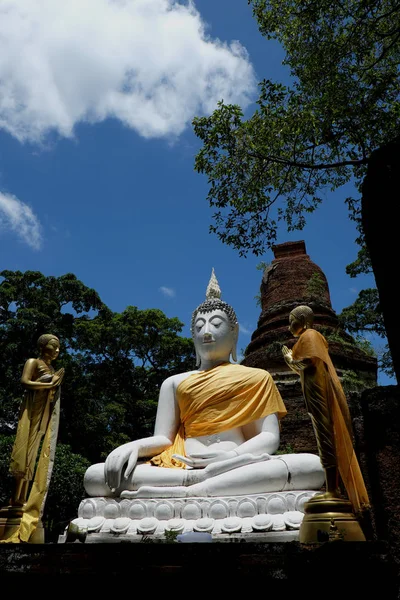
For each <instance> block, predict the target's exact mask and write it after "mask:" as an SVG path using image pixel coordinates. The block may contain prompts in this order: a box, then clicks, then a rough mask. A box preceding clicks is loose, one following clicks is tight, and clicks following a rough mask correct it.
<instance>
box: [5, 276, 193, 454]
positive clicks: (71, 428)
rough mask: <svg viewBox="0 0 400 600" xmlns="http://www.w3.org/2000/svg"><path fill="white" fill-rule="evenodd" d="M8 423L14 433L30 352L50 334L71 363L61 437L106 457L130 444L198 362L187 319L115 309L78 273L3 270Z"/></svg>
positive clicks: (81, 450)
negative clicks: (169, 384) (172, 378)
mask: <svg viewBox="0 0 400 600" xmlns="http://www.w3.org/2000/svg"><path fill="white" fill-rule="evenodd" d="M0 277H1V278H2V280H1V281H0V355H1V356H2V367H3V376H2V378H1V379H0V425H1V428H2V430H3V433H10V434H11V433H12V432H13V431H14V430H15V427H16V424H17V420H18V410H19V406H20V403H21V399H22V394H23V389H22V386H21V384H20V377H21V374H22V370H23V366H24V363H25V361H26V360H27V358H30V357H33V356H36V355H37V349H36V342H37V339H38V337H39V336H40V335H41V334H43V333H54V334H55V335H57V336H58V337H59V338H60V342H61V352H60V356H59V358H58V359H57V365H56V367H57V368H59V367H61V366H63V367H64V368H65V378H64V381H63V385H62V390H61V419H60V429H59V436H58V440H59V443H63V444H67V445H68V446H69V447H70V448H71V451H72V452H73V453H77V454H80V455H82V456H84V457H86V458H87V459H89V460H90V462H98V461H99V460H101V459H104V457H105V456H106V455H107V454H108V453H109V452H110V451H111V450H113V449H114V448H115V447H116V446H117V445H120V444H122V443H124V442H127V441H130V440H132V439H136V438H139V437H143V436H147V435H149V434H150V433H151V432H152V428H153V424H154V418H155V412H156V408H157V399H158V390H159V387H160V385H161V383H162V381H163V380H164V379H165V378H166V377H167V376H168V375H172V374H174V373H178V372H181V371H184V370H190V369H191V368H193V367H194V350H193V343H192V340H191V339H188V338H184V337H181V336H180V335H179V334H180V332H181V331H182V328H183V324H182V323H181V322H180V321H179V320H178V319H177V318H172V319H170V318H167V317H166V316H165V315H164V314H163V313H162V311H160V310H158V309H148V310H139V309H138V308H136V307H135V306H128V307H127V308H126V309H125V310H124V311H123V312H122V313H115V312H113V311H111V310H110V309H109V308H108V307H107V306H106V305H105V304H104V303H103V302H102V301H101V299H100V297H99V295H98V294H97V292H96V291H95V290H93V289H90V288H88V287H86V286H85V285H84V284H83V283H82V282H81V281H79V280H78V279H77V278H76V277H75V275H73V274H67V275H63V276H61V277H45V276H44V275H43V274H42V273H39V272H32V271H27V272H25V273H22V272H19V271H15V272H14V271H3V272H1V273H0Z"/></svg>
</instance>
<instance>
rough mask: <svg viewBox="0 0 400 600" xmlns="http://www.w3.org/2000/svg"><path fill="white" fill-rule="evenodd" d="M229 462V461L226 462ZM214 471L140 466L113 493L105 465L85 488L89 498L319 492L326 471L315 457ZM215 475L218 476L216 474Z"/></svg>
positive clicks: (288, 456) (89, 478) (89, 477)
mask: <svg viewBox="0 0 400 600" xmlns="http://www.w3.org/2000/svg"><path fill="white" fill-rule="evenodd" d="M227 462H228V461H227ZM218 464H220V465H221V466H222V465H223V463H215V465H213V468H212V469H211V468H210V467H211V465H210V467H209V468H208V469H192V470H186V469H165V468H163V467H155V466H152V465H149V464H139V465H137V466H136V468H135V470H134V472H133V474H132V475H131V476H130V477H129V478H128V479H124V480H123V482H122V483H121V485H120V487H119V488H118V490H116V492H115V493H112V492H111V490H110V488H109V487H108V486H107V485H106V483H105V480H104V464H103V463H98V464H96V465H92V466H91V467H89V469H88V470H87V471H86V474H85V478H84V485H85V489H86V492H87V493H88V494H89V496H114V497H115V496H116V497H118V496H121V497H122V498H136V497H144V498H149V497H167V496H168V497H180V498H181V497H189V496H197V497H199V496H228V495H242V494H257V493H267V492H277V491H282V490H285V491H287V490H318V489H320V488H321V486H322V485H323V483H324V471H323V469H322V466H321V462H320V460H319V457H318V456H316V455H314V454H305V453H304V454H285V455H277V456H272V457H271V460H262V461H260V462H250V463H249V464H246V465H244V466H238V467H237V468H235V469H232V468H231V469H230V470H229V471H226V472H222V473H221V472H218V471H217V465H218ZM213 473H216V474H214V475H213Z"/></svg>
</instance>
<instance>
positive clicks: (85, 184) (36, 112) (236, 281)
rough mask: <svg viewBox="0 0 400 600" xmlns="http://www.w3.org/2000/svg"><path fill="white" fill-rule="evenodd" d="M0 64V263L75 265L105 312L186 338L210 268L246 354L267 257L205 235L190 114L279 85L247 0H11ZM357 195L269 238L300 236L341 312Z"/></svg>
mask: <svg viewBox="0 0 400 600" xmlns="http://www.w3.org/2000/svg"><path fill="white" fill-rule="evenodd" d="M3 44H4V46H3V48H2V47H1V46H2V45H3ZM0 56H1V57H2V58H1V60H0V269H11V270H21V271H25V270H38V271H41V272H42V273H44V274H45V275H55V276H59V275H63V274H65V273H68V272H72V273H74V274H75V275H76V276H77V277H78V278H79V279H81V280H82V281H83V283H84V284H85V285H87V286H89V287H93V288H94V289H96V291H97V292H98V293H99V294H100V296H101V298H102V300H103V301H104V302H105V303H106V304H107V305H108V306H109V307H110V308H111V309H112V310H115V311H122V310H123V309H124V308H125V307H126V306H128V305H134V306H137V307H139V308H141V309H145V308H160V309H161V310H163V311H164V312H165V313H166V315H167V316H169V317H173V316H177V317H179V318H180V319H181V321H183V322H184V323H185V328H184V331H183V334H184V335H190V333H189V325H190V317H191V313H192V311H193V309H194V308H195V307H196V306H197V305H198V304H199V303H200V302H201V301H202V300H203V299H204V295H205V290H206V287H207V283H208V280H209V278H210V274H211V269H212V267H214V269H215V272H216V276H217V278H218V280H219V283H220V286H221V289H222V297H223V299H224V300H226V301H227V302H229V303H230V304H232V305H233V306H234V308H235V310H236V313H237V315H238V318H239V321H240V325H241V334H240V339H239V348H245V347H246V346H247V344H248V343H249V341H250V337H251V334H252V332H253V331H254V330H255V329H256V327H257V321H258V318H259V315H260V309H259V307H258V306H257V304H256V301H255V298H254V297H255V295H256V294H257V293H258V291H259V286H260V283H261V277H262V273H261V272H260V271H259V270H257V269H256V265H257V264H258V263H259V262H260V261H261V260H263V261H265V262H270V261H271V260H272V259H273V254H272V252H271V251H270V252H267V253H266V254H265V255H264V256H262V257H255V256H253V255H249V256H248V257H247V258H243V257H239V254H238V253H237V252H236V251H235V250H233V249H231V248H229V247H227V246H225V245H223V244H222V242H220V241H219V240H218V238H217V237H216V236H215V235H212V234H210V233H209V226H210V224H211V223H212V209H211V208H210V207H209V205H208V202H207V200H206V196H207V193H208V186H207V181H206V179H205V177H203V176H202V175H199V174H198V173H196V172H195V171H194V168H193V167H194V157H195V154H196V152H197V151H198V149H199V147H200V144H199V141H198V140H197V138H196V137H195V136H194V134H193V131H192V127H191V121H192V119H193V117H194V116H198V115H202V114H209V113H210V112H212V110H213V109H214V108H215V107H216V102H217V101H218V100H219V99H221V98H223V99H224V100H225V101H226V102H233V103H238V104H240V105H241V106H242V107H243V109H244V110H245V111H246V115H250V114H251V113H252V111H253V110H254V108H255V105H254V102H255V100H256V98H257V86H256V83H257V81H260V80H261V79H263V78H270V79H275V80H276V79H278V80H280V81H282V82H288V74H287V71H286V69H285V68H284V67H283V66H282V64H281V63H282V59H283V52H282V50H281V48H280V47H279V46H278V45H277V44H276V43H275V42H271V41H267V40H266V39H264V38H263V37H262V36H261V35H260V34H259V32H258V29H257V24H256V21H255V19H254V18H253V17H252V13H251V7H249V6H248V4H247V0H198V1H197V2H194V3H193V4H192V5H191V6H190V5H188V4H187V3H183V2H182V3H180V4H178V3H172V2H170V1H169V0H113V1H111V0H69V2H68V3H58V2H57V3H54V0H8V1H7V2H4V3H2V4H1V6H0ZM352 191H353V190H352V189H351V186H347V187H346V189H345V188H342V189H341V190H339V191H338V192H336V193H334V194H328V195H327V197H326V200H325V202H324V203H323V205H322V206H321V207H320V208H319V209H318V210H317V211H316V212H315V213H314V214H313V215H311V216H310V217H309V218H308V222H307V226H306V227H305V229H304V230H303V231H302V232H296V233H294V234H293V233H291V234H288V233H287V232H286V230H285V229H284V228H283V227H282V228H281V230H280V233H279V239H278V242H279V243H282V242H285V241H289V240H298V239H304V240H305V243H306V248H307V253H308V254H309V256H310V258H311V260H312V261H314V262H315V263H316V264H318V265H319V266H320V267H321V268H322V270H323V271H324V273H325V275H326V276H327V279H328V282H329V287H330V293H331V300H332V306H333V309H334V310H335V311H336V312H340V311H341V310H342V308H344V307H345V306H348V305H350V304H352V302H353V301H354V300H355V298H356V295H357V293H358V292H359V290H360V289H362V288H364V287H368V286H371V285H374V281H373V278H372V276H371V277H366V276H363V277H358V278H357V279H351V278H350V277H348V276H347V275H346V273H345V267H346V265H347V264H349V263H350V262H352V261H353V260H354V259H355V257H356V252H357V246H356V245H355V243H354V239H355V237H356V231H355V227H354V224H353V223H352V222H351V221H350V220H349V219H348V216H347V209H346V206H345V204H344V199H345V198H346V197H347V196H348V195H350V194H351V193H352ZM379 345H380V346H382V345H383V344H382V342H381V341H379V342H378V346H379ZM379 383H380V384H382V385H386V384H388V383H393V381H391V380H389V379H388V378H387V377H386V376H384V375H380V376H379Z"/></svg>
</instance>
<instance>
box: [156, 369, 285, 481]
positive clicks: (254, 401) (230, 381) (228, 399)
mask: <svg viewBox="0 0 400 600" xmlns="http://www.w3.org/2000/svg"><path fill="white" fill-rule="evenodd" d="M176 394H177V400H178V404H179V409H180V418H181V425H180V427H179V431H178V433H177V434H176V437H175V440H174V443H173V444H172V446H170V447H169V448H167V449H166V450H164V452H162V453H161V454H159V455H157V456H154V457H153V458H152V459H151V460H150V462H151V463H152V464H153V465H157V466H161V467H170V468H183V469H184V468H186V465H185V464H183V463H182V462H181V461H179V460H176V459H175V458H172V455H173V454H180V455H181V456H185V444H184V441H185V439H186V438H188V437H197V436H202V435H212V434H215V433H220V432H221V431H227V430H228V429H233V428H235V427H241V426H243V425H246V424H247V423H250V422H251V421H256V420H257V419H261V418H263V417H266V416H268V415H270V414H273V413H277V416H278V418H279V419H281V418H282V417H284V416H285V415H286V412H287V411H286V408H285V405H284V403H283V400H282V397H281V395H280V393H279V390H278V388H277V387H276V385H275V382H274V380H273V379H272V377H271V375H270V374H269V373H268V372H267V371H264V370H263V369H255V368H252V367H245V366H243V365H238V364H232V363H224V364H222V365H218V366H217V367H213V368H212V369H209V370H207V371H200V372H198V373H192V374H191V375H189V376H188V377H187V378H186V379H184V380H183V381H182V382H181V383H180V384H179V385H178V388H177V390H176Z"/></svg>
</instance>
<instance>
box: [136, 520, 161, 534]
mask: <svg viewBox="0 0 400 600" xmlns="http://www.w3.org/2000/svg"><path fill="white" fill-rule="evenodd" d="M157 525H158V521H157V519H155V518H154V517H148V518H146V519H142V520H141V521H139V523H138V527H137V530H138V533H148V534H149V533H154V532H155V530H156V529H157Z"/></svg>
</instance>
